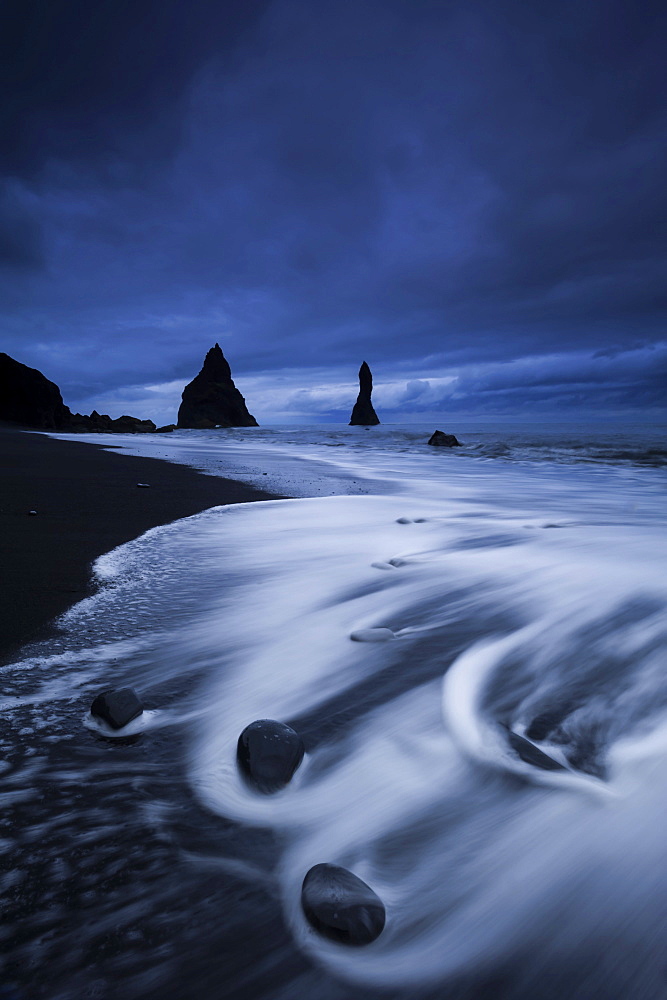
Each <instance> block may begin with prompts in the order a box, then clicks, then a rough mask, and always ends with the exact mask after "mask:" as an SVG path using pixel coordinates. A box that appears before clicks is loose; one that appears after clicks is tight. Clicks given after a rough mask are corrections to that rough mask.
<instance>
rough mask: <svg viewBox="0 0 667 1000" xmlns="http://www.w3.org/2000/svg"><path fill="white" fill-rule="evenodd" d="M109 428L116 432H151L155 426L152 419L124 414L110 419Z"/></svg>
mask: <svg viewBox="0 0 667 1000" xmlns="http://www.w3.org/2000/svg"><path fill="white" fill-rule="evenodd" d="M111 430H112V431H114V432H115V433H117V434H151V433H152V432H153V431H154V430H156V427H155V424H154V423H153V421H152V420H141V419H140V418H139V417H130V416H128V415H127V414H124V415H123V416H122V417H117V418H116V420H112V421H111Z"/></svg>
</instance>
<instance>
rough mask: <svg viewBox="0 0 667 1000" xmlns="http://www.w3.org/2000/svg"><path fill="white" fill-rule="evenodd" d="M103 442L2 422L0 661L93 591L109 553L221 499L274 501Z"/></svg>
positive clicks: (234, 483) (50, 629)
mask: <svg viewBox="0 0 667 1000" xmlns="http://www.w3.org/2000/svg"><path fill="white" fill-rule="evenodd" d="M103 445H104V436H103V435H100V446H98V445H93V444H87V443H84V442H81V441H77V440H76V437H75V436H74V435H73V436H72V440H71V441H69V440H68V441H62V440H55V439H53V438H50V437H48V436H47V435H45V434H40V433H36V432H30V431H21V430H17V429H15V428H11V427H8V426H0V567H1V568H0V663H4V662H8V661H9V660H11V659H12V658H13V656H14V654H15V653H16V651H17V650H18V649H19V648H20V647H21V646H23V645H24V644H25V643H27V642H30V641H33V640H37V639H44V638H47V637H48V636H49V635H51V634H53V633H54V631H55V626H54V624H53V620H54V619H55V618H56V617H57V616H58V615H60V614H62V613H63V612H64V611H66V610H67V608H68V607H70V606H71V605H72V604H74V603H75V602H76V601H79V600H81V599H82V598H83V597H85V596H86V594H88V593H90V591H91V566H92V563H93V562H94V560H95V559H96V558H97V557H98V556H100V555H102V553H104V552H108V551H109V550H110V549H113V548H115V547H116V546H117V545H122V544H123V543H124V542H128V541H130V540H131V539H133V538H136V537H137V536H138V535H141V534H143V532H145V531H148V529H149V528H153V527H156V526H157V525H159V524H167V523H169V522H170V521H175V520H177V519H178V518H181V517H188V516H189V515H191V514H196V513H198V512H199V511H202V510H206V509H207V508H209V507H214V506H216V505H218V504H229V503H246V502H248V501H254V500H269V499H274V498H275V494H271V493H265V492H262V491H260V490H257V489H255V488H254V487H252V486H247V485H245V484H244V483H239V482H237V481H235V480H231V479H222V478H220V477H218V476H206V475H203V474H202V473H199V472H196V471H195V470H194V469H190V468H186V467H185V466H180V465H174V464H172V463H170V462H163V461H160V460H159V459H154V458H136V457H133V456H128V455H123V454H119V453H116V452H112V451H105V450H104V448H103ZM138 483H146V484H148V487H149V488H147V489H146V488H141V487H138V486H137V484H138ZM31 510H34V511H36V514H34V515H31V514H30V513H29V512H30V511H31Z"/></svg>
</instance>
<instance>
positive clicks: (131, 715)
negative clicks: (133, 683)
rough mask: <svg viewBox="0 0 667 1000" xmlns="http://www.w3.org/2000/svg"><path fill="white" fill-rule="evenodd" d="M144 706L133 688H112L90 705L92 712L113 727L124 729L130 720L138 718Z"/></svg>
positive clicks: (99, 695)
mask: <svg viewBox="0 0 667 1000" xmlns="http://www.w3.org/2000/svg"><path fill="white" fill-rule="evenodd" d="M143 710H144V706H143V705H142V704H141V702H140V701H139V699H138V698H137V694H136V692H135V691H134V690H133V689H132V688H117V689H113V688H111V689H110V690H109V691H103V692H102V694H98V696H97V698H95V700H94V701H93V703H92V705H91V706H90V714H91V715H94V716H96V718H98V719H102V720H103V721H104V722H106V723H107V724H108V725H110V726H111V728H112V729H122V728H123V726H126V725H127V724H128V722H132V720H133V719H136V718H138V717H139V716H140V715H141V713H142V712H143Z"/></svg>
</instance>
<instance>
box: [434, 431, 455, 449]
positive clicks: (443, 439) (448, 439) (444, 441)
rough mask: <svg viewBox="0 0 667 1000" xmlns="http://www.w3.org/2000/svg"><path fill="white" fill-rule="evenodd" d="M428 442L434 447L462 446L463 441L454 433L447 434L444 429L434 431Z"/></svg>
mask: <svg viewBox="0 0 667 1000" xmlns="http://www.w3.org/2000/svg"><path fill="white" fill-rule="evenodd" d="M428 443H429V444H430V445H432V446H433V447H434V448H461V447H462V445H461V442H460V441H458V440H457V439H456V438H455V437H454V435H453V434H445V432H444V431H433V433H432V434H431V436H430V438H429V439H428Z"/></svg>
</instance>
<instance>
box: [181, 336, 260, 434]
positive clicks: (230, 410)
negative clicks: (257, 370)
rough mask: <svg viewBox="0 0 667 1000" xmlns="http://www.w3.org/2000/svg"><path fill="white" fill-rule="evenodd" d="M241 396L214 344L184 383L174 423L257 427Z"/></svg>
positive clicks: (212, 426)
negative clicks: (195, 374)
mask: <svg viewBox="0 0 667 1000" xmlns="http://www.w3.org/2000/svg"><path fill="white" fill-rule="evenodd" d="M257 426H258V425H257V421H256V420H255V418H254V417H253V416H252V414H251V413H248V409H247V407H246V403H245V399H244V398H243V396H242V395H241V393H240V392H239V390H238V389H237V388H236V386H235V385H234V382H233V380H232V373H231V369H230V367H229V364H228V363H227V360H226V358H225V356H224V354H223V353H222V351H221V349H220V345H219V344H216V345H215V346H214V347H212V348H211V350H210V351H209V352H208V354H207V355H206V358H205V359H204V365H203V367H202V370H201V371H200V372H199V374H198V375H197V376H195V378H194V379H193V380H192V382H189V383H188V385H186V387H185V389H184V390H183V401H182V403H181V405H180V407H179V410H178V427H190V428H195V429H199V430H206V429H212V428H214V427H257Z"/></svg>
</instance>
